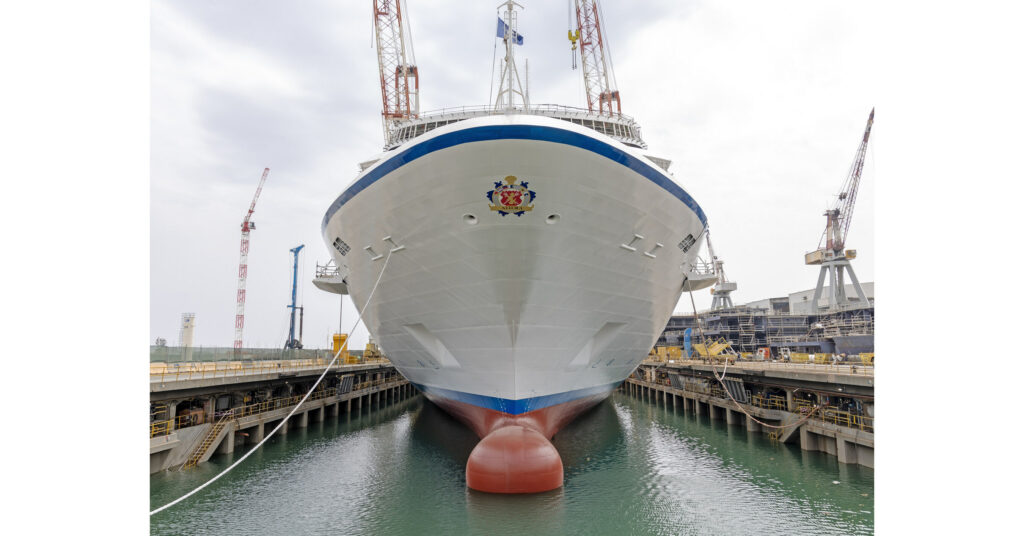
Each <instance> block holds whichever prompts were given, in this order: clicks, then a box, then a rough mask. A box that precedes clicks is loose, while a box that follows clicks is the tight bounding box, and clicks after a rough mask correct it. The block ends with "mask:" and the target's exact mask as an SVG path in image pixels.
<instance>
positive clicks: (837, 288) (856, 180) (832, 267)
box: [804, 108, 875, 309]
mask: <svg viewBox="0 0 1024 536" xmlns="http://www.w3.org/2000/svg"><path fill="white" fill-rule="evenodd" d="M874 122H875V109H874V108H872V109H871V114H870V115H869V116H868V124H867V126H866V127H865V128H864V137H863V138H862V139H861V142H860V147H859V148H858V149H857V154H856V156H855V157H854V159H853V165H851V166H850V172H849V173H848V174H847V176H846V180H845V181H843V188H842V190H840V192H839V195H838V196H837V199H836V203H835V205H834V206H833V207H832V208H830V209H828V210H826V211H825V218H826V219H825V232H824V233H822V236H821V240H820V241H819V242H818V249H816V250H814V251H812V252H810V253H807V254H805V255H804V263H806V264H809V265H820V266H821V271H820V272H819V273H818V284H817V286H816V287H815V288H814V301H813V302H811V303H812V304H813V306H814V307H815V308H816V309H826V308H835V307H840V306H845V305H847V298H846V283H845V281H844V275H843V274H844V272H849V273H850V280H851V281H852V282H853V288H854V290H855V291H856V292H857V300H855V304H857V305H868V299H867V297H866V296H865V295H864V289H862V288H861V286H860V281H858V280H857V274H855V273H854V272H853V266H851V265H850V260H852V259H855V258H856V257H857V250H854V249H847V250H844V249H843V248H844V247H846V235H847V233H849V231H850V222H851V221H852V220H853V207H854V203H856V202H857V190H858V188H859V187H860V176H861V172H862V171H863V170H864V158H865V157H866V156H867V151H868V138H869V137H870V136H871V125H872V124H873V123H874ZM826 273H827V274H828V276H829V297H828V298H829V299H828V304H827V305H826V306H825V307H822V306H821V304H820V302H819V300H820V299H821V295H822V291H823V287H824V283H825V274H826Z"/></svg>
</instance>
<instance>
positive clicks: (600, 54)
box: [569, 0, 622, 115]
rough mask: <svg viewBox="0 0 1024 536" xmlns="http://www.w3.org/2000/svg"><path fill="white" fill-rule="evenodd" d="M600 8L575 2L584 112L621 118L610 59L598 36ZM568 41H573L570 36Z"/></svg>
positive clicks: (590, 1) (589, 0) (593, 1)
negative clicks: (584, 90) (585, 99)
mask: <svg viewBox="0 0 1024 536" xmlns="http://www.w3.org/2000/svg"><path fill="white" fill-rule="evenodd" d="M601 18H602V15H601V8H600V6H598V4H597V0H576V28H577V30H576V31H577V35H576V36H577V37H578V40H579V45H580V59H581V60H582V62H583V83H584V85H586V87H587V108H589V109H590V111H591V112H595V111H596V112H598V113H600V114H604V113H607V114H608V115H613V114H621V113H622V103H621V102H620V100H619V90H618V89H617V88H616V87H615V73H614V72H612V68H611V55H610V54H608V52H606V51H605V41H604V35H603V33H602V32H601ZM569 40H570V41H573V42H574V45H573V46H575V39H573V36H572V35H570V37H569Z"/></svg>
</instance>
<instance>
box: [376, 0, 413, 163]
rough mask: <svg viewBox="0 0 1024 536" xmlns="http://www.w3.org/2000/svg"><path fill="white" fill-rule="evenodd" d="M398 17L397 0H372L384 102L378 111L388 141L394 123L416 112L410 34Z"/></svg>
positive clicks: (406, 118)
mask: <svg viewBox="0 0 1024 536" xmlns="http://www.w3.org/2000/svg"><path fill="white" fill-rule="evenodd" d="M402 19H403V14H402V2H401V0H373V25H374V34H375V35H376V38H377V64H378V66H379V67H380V94H381V99H382V100H383V103H384V106H383V109H382V111H381V115H382V117H383V120H384V136H385V137H386V138H387V142H388V143H390V142H391V138H392V136H393V135H394V131H395V126H396V125H397V124H398V123H401V122H402V121H405V120H409V119H414V118H416V117H419V115H420V74H419V70H418V69H417V68H416V58H415V55H414V54H413V49H412V37H411V34H409V35H407V32H406V28H405V24H404V22H403V20H402ZM407 41H408V42H407Z"/></svg>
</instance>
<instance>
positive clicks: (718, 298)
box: [704, 231, 736, 310]
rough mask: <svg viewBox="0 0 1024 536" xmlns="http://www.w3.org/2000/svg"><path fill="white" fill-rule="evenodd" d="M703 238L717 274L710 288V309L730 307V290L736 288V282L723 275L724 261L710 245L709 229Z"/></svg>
mask: <svg viewBox="0 0 1024 536" xmlns="http://www.w3.org/2000/svg"><path fill="white" fill-rule="evenodd" d="M704 239H705V240H706V241H707V244H708V255H710V256H711V265H712V266H713V267H714V271H715V275H716V276H718V281H717V282H716V283H715V286H714V287H712V288H711V295H712V296H714V298H713V299H712V300H711V309H712V310H714V309H727V308H731V307H732V306H733V305H732V297H731V296H730V294H732V291H734V290H736V283H735V282H733V281H729V280H728V279H726V277H725V268H724V267H723V266H724V265H725V262H724V261H722V260H721V259H719V258H718V256H717V255H715V250H714V248H712V247H711V231H708V232H707V233H705V234H704Z"/></svg>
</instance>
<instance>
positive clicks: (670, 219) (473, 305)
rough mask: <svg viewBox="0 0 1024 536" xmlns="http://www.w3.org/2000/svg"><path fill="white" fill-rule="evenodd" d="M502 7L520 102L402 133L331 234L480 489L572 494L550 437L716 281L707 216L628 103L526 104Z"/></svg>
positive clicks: (512, 28) (515, 34)
mask: <svg viewBox="0 0 1024 536" xmlns="http://www.w3.org/2000/svg"><path fill="white" fill-rule="evenodd" d="M381 3H385V2H375V9H376V6H377V5H378V4H381ZM393 4H394V7H395V10H396V11H399V12H400V9H399V8H398V4H399V1H398V0H394V2H393ZM590 4H592V5H591V7H592V8H593V9H592V11H593V12H594V13H597V11H596V10H597V8H596V4H594V3H593V2H592V0H591V1H590ZM502 9H504V11H503V12H501V13H500V15H499V23H498V24H499V26H498V36H499V38H500V39H502V41H503V43H504V45H505V49H506V58H505V60H504V67H505V69H506V74H505V78H504V79H503V80H504V81H503V82H502V85H501V86H502V87H505V88H506V91H507V93H505V94H504V96H502V97H500V98H499V99H497V100H496V101H495V102H494V104H493V105H488V106H482V107H477V108H458V109H453V110H442V111H440V112H437V113H433V114H422V115H420V114H416V117H408V118H403V119H402V120H401V121H393V122H392V123H391V127H392V128H390V129H389V130H388V131H387V132H388V140H387V142H386V145H385V150H384V152H383V153H382V154H380V155H378V156H377V157H375V158H373V159H370V160H368V161H366V162H364V163H363V164H361V170H360V172H359V174H358V175H357V176H356V178H355V179H354V180H353V181H352V182H351V183H350V184H349V185H348V186H347V187H345V188H344V189H343V191H342V193H341V195H340V196H339V197H338V198H337V199H336V200H335V201H334V202H333V203H331V205H330V206H329V207H328V209H327V213H326V214H325V216H324V219H323V227H322V230H323V237H324V240H325V242H326V243H327V244H328V246H329V248H330V250H331V254H332V256H333V259H334V261H335V263H336V265H337V267H338V274H337V276H336V277H337V278H339V279H340V280H341V281H342V283H343V284H339V285H337V287H336V288H337V289H338V291H340V292H348V293H350V294H351V296H352V298H353V301H354V302H355V303H356V305H357V306H358V307H360V308H361V309H362V314H363V319H364V321H365V323H366V326H367V328H368V329H369V331H370V333H371V334H372V335H373V337H374V339H375V340H377V341H378V343H379V344H380V346H381V348H382V349H383V351H384V352H385V353H386V354H387V356H388V358H389V359H390V360H391V362H392V363H394V365H395V366H396V367H397V368H398V370H399V371H400V372H401V373H402V374H403V375H404V376H405V377H406V378H408V379H409V380H410V381H411V382H413V383H414V384H415V385H416V386H417V387H418V388H419V389H420V390H421V391H422V392H423V393H424V394H425V395H426V396H427V397H428V398H429V399H430V400H431V401H433V402H435V403H436V404H438V405H439V406H441V407H442V408H444V409H445V410H447V411H448V412H449V413H451V414H453V415H454V416H456V417H458V418H459V419H460V420H462V421H463V422H465V423H466V424H467V425H468V426H470V427H471V428H472V429H473V430H474V431H475V432H476V433H477V434H478V435H479V436H480V437H481V438H482V440H481V442H480V444H479V445H478V446H477V447H476V449H475V450H474V451H473V453H472V454H471V455H470V459H469V461H468V463H467V484H468V485H469V486H470V487H471V488H474V489H477V490H482V491H492V492H505V493H516V492H536V491H543V490H547V489H552V488H555V487H559V486H561V485H562V478H563V476H562V472H563V470H562V463H561V459H560V457H559V455H558V452H557V450H555V448H554V447H553V446H552V445H551V443H550V441H549V439H550V438H551V436H552V435H554V434H555V433H556V432H557V431H558V430H559V429H560V428H561V427H562V426H563V425H564V424H566V423H567V422H569V421H570V420H571V419H572V418H573V417H575V416H576V415H578V414H579V413H580V412H582V411H585V410H586V409H587V408H589V407H591V406H593V405H594V404H596V403H598V402H600V401H601V400H603V399H604V398H606V397H607V396H608V394H609V393H610V392H611V391H612V390H613V389H615V388H616V387H617V386H618V385H619V384H620V383H621V382H622V381H623V380H624V379H625V378H626V377H627V376H628V375H629V374H630V373H631V372H632V371H633V370H634V369H635V368H636V367H637V365H638V364H639V363H640V361H641V360H643V359H644V357H645V356H646V355H647V353H648V350H650V348H651V347H652V346H653V345H654V343H655V341H656V340H657V339H658V337H659V336H660V335H661V333H662V330H663V329H664V327H665V325H666V323H667V322H668V319H669V317H670V316H671V314H672V310H673V308H674V307H675V305H676V303H677V301H678V300H679V298H680V296H681V294H682V293H683V292H684V291H686V290H688V289H698V288H705V287H707V286H710V285H711V284H713V283H714V282H715V276H714V275H713V274H711V275H710V276H709V275H708V274H697V273H696V272H695V270H694V263H695V260H696V254H697V250H698V249H699V247H700V246H699V245H700V244H701V239H702V237H703V234H704V233H705V232H706V229H707V218H706V217H705V215H704V213H703V211H702V210H701V208H700V206H699V205H698V204H697V202H696V201H695V200H694V199H693V198H692V197H691V196H690V195H689V193H687V192H686V190H685V189H683V188H682V187H681V186H680V185H679V184H678V183H677V181H676V180H675V178H674V177H673V176H672V175H671V174H670V173H669V172H668V170H667V168H668V165H669V163H668V161H667V160H664V159H660V158H654V157H651V156H648V155H646V144H645V143H644V142H643V140H642V138H641V135H640V129H639V127H638V126H637V125H636V123H635V122H634V121H633V120H632V119H631V118H629V117H627V116H624V115H621V113H619V112H618V109H617V108H618V102H617V100H618V92H617V91H616V92H615V102H616V109H615V110H614V111H613V110H612V109H611V108H610V107H608V106H601V107H599V108H598V109H596V110H594V109H587V110H584V109H578V108H570V107H565V106H550V105H541V106H538V105H531V104H529V102H528V98H527V95H528V91H524V90H520V88H519V86H517V85H516V84H515V83H514V82H516V81H518V80H519V78H518V74H517V73H515V68H514V48H515V46H518V45H519V44H521V43H522V39H523V38H522V35H521V34H520V33H519V31H518V27H517V18H516V16H515V5H514V3H513V2H510V1H509V2H505V3H504V4H503V5H502ZM595 16H596V15H595ZM595 22H596V21H595ZM385 63H386V62H381V65H382V69H384V67H383V65H385ZM387 65H390V63H388V64H387ZM399 68H401V67H399ZM389 69H390V67H389ZM500 91H501V90H499V92H500ZM516 95H519V97H518V98H517V97H516ZM378 278H379V283H376V282H377V281H378ZM375 283H376V285H377V287H376V291H375V293H374V295H373V297H372V300H370V295H369V294H370V292H371V290H372V289H373V288H374V285H375Z"/></svg>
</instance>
